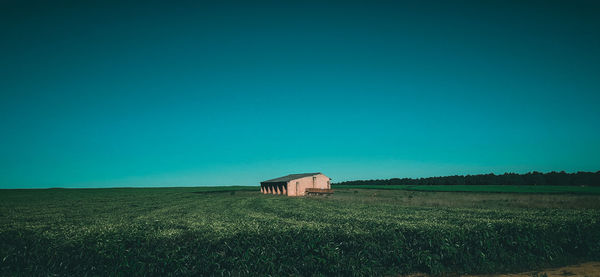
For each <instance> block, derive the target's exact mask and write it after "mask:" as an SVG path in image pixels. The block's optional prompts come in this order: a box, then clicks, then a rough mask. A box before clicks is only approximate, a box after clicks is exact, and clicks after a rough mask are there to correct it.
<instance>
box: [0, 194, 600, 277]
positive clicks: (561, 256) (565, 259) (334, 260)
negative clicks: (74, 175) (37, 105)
mask: <svg viewBox="0 0 600 277" xmlns="http://www.w3.org/2000/svg"><path fill="white" fill-rule="evenodd" d="M242 189H249V188H242ZM255 189H256V190H258V188H255ZM219 192H223V193H219ZM513 200H514V201H513ZM598 200H600V199H599V198H598V196H596V195H532V194H523V195H512V194H488V193H468V194H467V193H449V192H418V191H403V190H363V189H338V190H336V193H335V194H334V195H333V196H331V197H305V198H303V197H298V198H292V197H284V196H275V195H262V194H260V193H259V192H258V191H247V190H246V191H244V190H232V189H231V188H144V189H133V188H131V189H79V190H76V189H52V190H3V191H0V275H20V276H31V275H77V276H85V275H136V276H137V275H188V276H189V275H313V274H324V275H394V274H405V273H412V272H427V273H434V274H440V273H448V272H450V273H497V272H513V271H521V270H531V269H535V268H539V267H542V266H560V265H565V264H568V263H571V262H574V261H582V260H598V259H600V220H598V219H599V218H600V207H598V206H597V203H598V202H600V201H598ZM558 201H562V204H556V203H558ZM559 207H560V208H559Z"/></svg>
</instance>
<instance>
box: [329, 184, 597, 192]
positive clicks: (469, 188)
mask: <svg viewBox="0 0 600 277" xmlns="http://www.w3.org/2000/svg"><path fill="white" fill-rule="evenodd" d="M333 188H334V189H335V188H338V189H351V188H361V189H390V190H412V191H455V192H500V193H501V192H504V193H554V194H569V193H572V194H600V187H589V186H586V187H578V186H511V185H505V186H493V185H486V186H477V185H447V186H445V185H432V186H426V185H420V186H411V185H334V186H333Z"/></svg>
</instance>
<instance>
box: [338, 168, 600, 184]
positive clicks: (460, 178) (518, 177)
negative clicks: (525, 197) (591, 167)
mask: <svg viewBox="0 0 600 277" xmlns="http://www.w3.org/2000/svg"><path fill="white" fill-rule="evenodd" d="M333 185H334V186H335V185H415V186H416V185H516V186H520V185H534V186H600V171H597V172H581V171H580V172H576V173H566V172H564V171H560V172H556V171H552V172H549V173H541V172H537V171H533V172H529V173H525V174H517V173H504V174H502V175H495V174H493V173H490V174H478V175H455V176H442V177H428V178H392V179H377V180H356V181H345V182H340V183H334V184H333Z"/></svg>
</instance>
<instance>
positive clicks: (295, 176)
mask: <svg viewBox="0 0 600 277" xmlns="http://www.w3.org/2000/svg"><path fill="white" fill-rule="evenodd" d="M319 174H321V172H316V173H300V174H290V175H286V176H283V177H279V178H275V179H271V180H266V181H262V182H261V183H281V182H289V181H291V180H295V179H300V178H303V177H308V176H314V175H319Z"/></svg>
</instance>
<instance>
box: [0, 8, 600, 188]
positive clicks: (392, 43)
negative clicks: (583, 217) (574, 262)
mask: <svg viewBox="0 0 600 277" xmlns="http://www.w3.org/2000/svg"><path fill="white" fill-rule="evenodd" d="M599 14H600V2H599V1H526V0H525V1H524V0H519V1H316V2H311V1H266V2H263V1H240V2H229V1H215V2H205V1H178V2H177V3H175V2H173V1H157V2H155V1H139V2H131V1H117V2H114V3H110V2H109V1H40V2H32V1H26V0H8V1H2V2H0V26H1V27H0V55H1V59H0V126H1V128H0V188H38V187H107V186H108V187H113V186H189V185H257V184H258V182H259V181H261V180H264V179H269V178H274V177H278V176H280V175H285V174H289V173H298V172H314V171H321V172H323V173H325V174H326V175H329V176H330V177H332V178H333V179H334V181H343V180H352V179H372V178H390V177H427V176H439V175H454V174H476V173H489V172H493V173H504V172H507V171H508V172H528V171H532V170H537V171H552V170H557V171H560V170H565V171H571V172H572V171H580V170H581V171H597V170H600V127H599V126H600V108H599V105H600V16H598V15H599Z"/></svg>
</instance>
